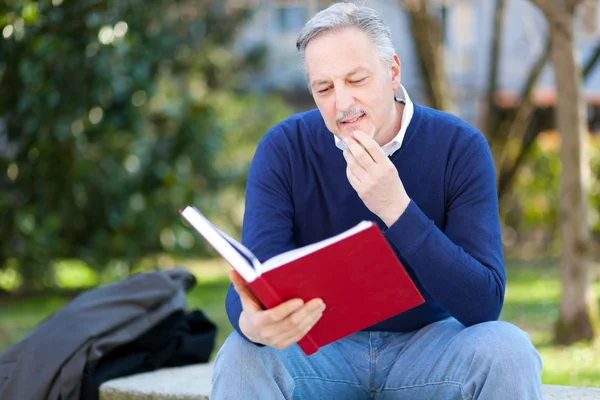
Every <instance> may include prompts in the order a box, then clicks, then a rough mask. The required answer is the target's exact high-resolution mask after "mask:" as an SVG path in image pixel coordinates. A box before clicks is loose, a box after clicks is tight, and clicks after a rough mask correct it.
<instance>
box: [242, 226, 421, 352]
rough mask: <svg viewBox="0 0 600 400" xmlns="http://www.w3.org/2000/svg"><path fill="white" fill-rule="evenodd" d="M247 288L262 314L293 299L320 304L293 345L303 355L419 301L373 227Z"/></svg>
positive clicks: (265, 274)
mask: <svg viewBox="0 0 600 400" xmlns="http://www.w3.org/2000/svg"><path fill="white" fill-rule="evenodd" d="M248 286H249V287H250V289H251V290H252V291H253V292H254V294H255V295H256V297H258V298H259V299H260V301H261V302H262V303H263V305H264V306H265V307H266V308H272V307H274V306H276V305H278V304H280V303H282V302H284V301H286V300H290V299H293V298H298V297H299V298H301V299H303V300H304V301H308V300H310V299H313V298H316V297H319V298H321V299H323V302H324V303H325V306H326V308H325V311H324V313H323V316H322V317H321V319H320V320H319V322H317V324H316V325H315V326H314V327H313V328H312V329H311V330H310V331H309V332H308V334H307V335H306V336H305V337H304V338H303V339H302V340H300V341H299V342H298V345H299V346H300V348H302V350H303V351H304V353H306V354H307V355H310V354H313V353H314V352H316V351H317V350H318V349H319V348H320V347H322V346H325V345H326V344H329V343H332V342H334V341H336V340H338V339H341V338H343V337H346V336H348V335H350V334H352V333H354V332H357V331H359V330H362V329H365V328H368V327H369V326H371V325H373V324H376V323H378V322H381V321H383V320H385V319H387V318H390V317H392V316H394V315H397V314H400V313H402V312H404V311H406V310H409V309H411V308H413V307H416V306H418V305H420V304H422V303H423V301H424V300H423V297H422V296H421V294H420V293H419V291H418V290H417V288H416V287H415V285H414V283H413V281H412V280H411V278H410V276H409V275H408V273H407V272H406V271H405V269H404V267H403V266H402V264H401V263H400V261H399V260H398V258H397V257H396V254H395V253H394V252H393V250H392V249H391V247H390V245H389V244H388V242H387V240H386V239H385V237H384V236H383V234H382V233H381V231H380V230H379V228H378V227H377V226H376V225H375V224H373V225H371V227H370V228H367V229H366V230H363V231H361V232H359V233H357V234H354V235H352V236H350V237H347V238H345V239H343V240H341V241H339V242H335V243H333V244H331V245H329V246H327V247H324V248H322V249H319V250H317V251H316V252H314V253H310V254H308V255H305V256H303V257H301V258H299V259H296V260H293V261H291V262H289V263H287V264H285V265H282V266H280V267H277V268H275V269H272V270H270V271H267V272H264V273H262V274H261V276H259V277H258V278H257V279H256V280H254V281H252V282H249V283H248Z"/></svg>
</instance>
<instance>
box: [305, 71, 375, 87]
mask: <svg viewBox="0 0 600 400" xmlns="http://www.w3.org/2000/svg"><path fill="white" fill-rule="evenodd" d="M360 72H368V70H367V69H366V68H365V67H357V68H354V69H353V70H352V71H350V72H348V73H347V74H346V77H345V79H348V78H351V77H352V76H353V75H356V74H358V73H360ZM329 82H330V80H329V79H319V80H316V81H313V82H312V83H311V85H310V86H311V87H315V86H319V85H323V84H326V83H329Z"/></svg>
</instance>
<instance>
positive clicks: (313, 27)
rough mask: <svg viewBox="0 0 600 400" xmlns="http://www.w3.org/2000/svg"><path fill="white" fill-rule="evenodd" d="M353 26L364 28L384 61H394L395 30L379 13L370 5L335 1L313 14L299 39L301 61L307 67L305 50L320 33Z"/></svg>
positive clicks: (297, 42)
mask: <svg viewBox="0 0 600 400" xmlns="http://www.w3.org/2000/svg"><path fill="white" fill-rule="evenodd" d="M350 26H354V27H357V28H358V29H360V30H362V31H363V32H365V33H366V34H367V35H368V36H369V37H370V38H371V40H372V41H373V44H374V45H375V47H376V50H377V55H378V56H379V59H380V60H381V62H382V63H384V64H385V63H388V62H391V60H392V58H393V57H394V55H395V54H396V51H395V50H394V45H393V44H392V33H391V31H390V29H389V28H388V27H387V26H386V25H385V24H384V22H383V20H382V19H381V17H380V15H379V14H378V13H377V12H376V11H375V10H373V9H372V8H369V7H364V6H357V5H356V4H353V3H346V2H342V3H335V4H333V5H331V6H330V7H328V8H326V9H324V10H322V11H320V12H319V13H317V14H316V15H315V16H314V17H312V18H311V19H310V20H309V21H308V22H307V23H306V25H304V28H302V31H301V32H300V36H299V37H298V40H297V41H296V48H297V49H298V52H299V53H300V57H301V59H302V64H303V65H304V66H305V67H306V60H305V54H304V53H305V50H306V46H307V45H308V42H310V41H311V40H312V39H314V38H315V37H316V36H318V35H320V34H321V33H324V32H328V31H334V30H339V29H342V28H346V27H350Z"/></svg>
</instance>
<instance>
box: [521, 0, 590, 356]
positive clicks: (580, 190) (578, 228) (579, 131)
mask: <svg viewBox="0 0 600 400" xmlns="http://www.w3.org/2000/svg"><path fill="white" fill-rule="evenodd" d="M531 1H532V2H533V3H534V4H535V5H536V6H538V7H539V9H540V10H541V11H542V13H543V14H544V16H545V18H546V19H547V21H548V28H549V35H550V37H551V38H552V39H551V40H552V50H551V57H552V63H553V66H554V75H555V82H556V92H557V93H560V95H557V96H556V123H557V127H558V131H559V133H560V137H561V149H560V159H561V163H562V173H561V207H560V212H561V225H560V231H561V246H562V254H561V270H562V287H563V294H562V298H561V304H560V316H559V319H558V322H557V324H556V332H555V333H556V341H557V342H558V343H561V344H570V343H573V342H575V341H578V340H582V339H583V340H592V339H594V337H595V336H596V335H597V334H598V331H599V325H598V310H597V303H596V296H595V294H594V290H593V287H592V285H591V276H590V273H591V271H590V256H589V249H590V229H589V226H588V219H587V187H586V184H587V182H588V180H589V174H590V166H589V160H588V157H587V153H586V139H587V123H586V108H585V103H584V99H583V94H582V90H581V88H582V84H581V72H582V71H581V66H580V65H579V62H578V58H577V56H576V54H575V51H576V44H575V39H574V29H573V26H574V20H575V11H576V9H577V6H579V5H580V4H581V3H582V0H531Z"/></svg>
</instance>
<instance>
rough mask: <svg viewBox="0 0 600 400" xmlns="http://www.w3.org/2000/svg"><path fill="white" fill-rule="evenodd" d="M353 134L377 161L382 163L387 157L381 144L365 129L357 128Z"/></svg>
mask: <svg viewBox="0 0 600 400" xmlns="http://www.w3.org/2000/svg"><path fill="white" fill-rule="evenodd" d="M351 136H353V137H354V139H356V141H357V142H358V143H360V144H361V145H362V147H363V148H364V149H365V150H366V152H367V153H368V154H369V155H370V156H371V158H372V159H373V161H375V162H376V163H380V162H382V161H384V160H385V159H386V158H387V157H386V155H385V153H384V152H383V149H382V148H381V147H380V146H379V144H378V143H377V142H376V141H375V140H373V138H372V137H370V136H369V135H367V134H366V133H364V132H363V131H359V130H356V131H354V132H353V133H352V135H351Z"/></svg>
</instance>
